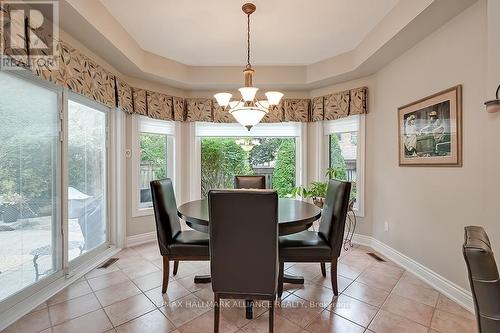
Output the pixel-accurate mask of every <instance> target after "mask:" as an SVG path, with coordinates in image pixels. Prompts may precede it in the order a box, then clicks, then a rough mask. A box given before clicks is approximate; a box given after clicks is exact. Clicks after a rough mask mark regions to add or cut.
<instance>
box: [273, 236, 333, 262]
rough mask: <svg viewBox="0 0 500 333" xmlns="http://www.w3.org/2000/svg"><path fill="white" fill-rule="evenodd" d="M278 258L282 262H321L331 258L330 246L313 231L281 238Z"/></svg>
mask: <svg viewBox="0 0 500 333" xmlns="http://www.w3.org/2000/svg"><path fill="white" fill-rule="evenodd" d="M279 243H280V258H281V259H284V260H301V259H303V260H307V259H310V260H315V258H317V259H316V260H321V259H323V258H329V257H330V256H331V253H332V252H331V248H330V244H328V243H327V242H326V241H325V240H324V239H323V237H321V235H319V234H318V233H317V232H315V231H307V230H306V231H302V232H299V233H296V234H292V235H287V236H281V237H280V239H279Z"/></svg>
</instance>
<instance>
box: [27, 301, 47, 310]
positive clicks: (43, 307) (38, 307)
mask: <svg viewBox="0 0 500 333" xmlns="http://www.w3.org/2000/svg"><path fill="white" fill-rule="evenodd" d="M46 308H47V302H43V303H42V304H39V305H38V306H37V307H36V308H34V309H33V310H31V312H36V311H39V310H42V309H46Z"/></svg>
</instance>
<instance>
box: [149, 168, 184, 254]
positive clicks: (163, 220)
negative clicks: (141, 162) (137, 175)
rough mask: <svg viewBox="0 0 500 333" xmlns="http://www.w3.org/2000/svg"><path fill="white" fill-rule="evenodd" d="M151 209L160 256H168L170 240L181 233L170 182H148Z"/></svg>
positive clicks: (169, 180)
mask: <svg viewBox="0 0 500 333" xmlns="http://www.w3.org/2000/svg"><path fill="white" fill-rule="evenodd" d="M150 186H151V195H152V198H153V208H154V212H155V220H156V232H157V234H158V245H159V246H160V253H161V254H162V255H165V254H168V253H169V250H168V247H169V245H170V244H172V239H173V238H174V237H175V236H176V235H177V233H178V232H180V231H181V224H180V223H179V217H178V216H177V202H176V201H175V194H174V188H173V186H172V180H171V179H169V178H167V179H162V180H153V181H152V182H150Z"/></svg>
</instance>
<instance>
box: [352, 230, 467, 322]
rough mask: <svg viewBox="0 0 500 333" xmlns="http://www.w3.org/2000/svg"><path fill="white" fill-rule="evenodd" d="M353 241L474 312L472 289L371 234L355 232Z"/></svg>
mask: <svg viewBox="0 0 500 333" xmlns="http://www.w3.org/2000/svg"><path fill="white" fill-rule="evenodd" d="M353 243H356V244H360V245H364V246H369V247H371V248H372V249H374V250H375V251H377V252H378V253H380V254H382V255H383V256H385V257H386V258H387V259H389V260H392V261H393V262H395V263H396V264H398V265H400V266H401V267H403V268H404V269H406V270H407V271H409V272H411V273H413V274H414V275H416V276H417V277H418V278H420V279H421V280H423V281H424V282H426V283H427V284H429V285H430V286H432V287H433V288H435V289H436V290H437V291H439V292H440V293H442V294H443V295H445V296H446V297H448V298H450V299H452V300H453V301H455V302H457V303H458V304H460V305H461V306H463V307H464V308H466V309H467V310H469V311H470V312H472V313H474V303H473V301H472V294H471V292H470V291H468V290H465V289H464V288H462V287H460V286H458V285H457V284H455V283H453V282H451V281H450V280H448V279H446V278H444V277H443V276H441V275H439V274H437V273H436V272H434V271H432V270H431V269H429V268H427V267H425V266H424V265H422V264H420V263H418V262H417V261H415V260H413V259H412V258H410V257H408V256H406V255H404V254H403V253H401V252H399V251H397V250H395V249H393V248H392V247H390V246H389V245H387V244H385V243H383V242H381V241H379V240H378V239H375V238H373V237H371V236H365V235H359V234H355V235H354V237H353ZM464 265H465V264H464ZM464 269H465V268H464Z"/></svg>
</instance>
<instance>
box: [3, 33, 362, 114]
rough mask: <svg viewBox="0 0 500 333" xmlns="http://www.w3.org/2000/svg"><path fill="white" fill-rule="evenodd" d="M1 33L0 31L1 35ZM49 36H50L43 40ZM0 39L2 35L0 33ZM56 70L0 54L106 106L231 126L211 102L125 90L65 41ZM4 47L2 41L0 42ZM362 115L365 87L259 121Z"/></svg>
mask: <svg viewBox="0 0 500 333" xmlns="http://www.w3.org/2000/svg"><path fill="white" fill-rule="evenodd" d="M1 32H2V31H0V33H1ZM44 37H45V38H52V37H51V36H44ZM2 38H5V36H4V35H3V34H2ZM55 43H56V44H55V45H56V47H57V51H58V52H57V56H55V59H54V60H55V61H56V62H57V66H55V68H48V67H41V66H31V63H30V61H28V60H30V59H29V57H30V50H29V47H28V48H27V50H26V52H25V54H24V53H23V54H22V55H21V56H19V54H17V55H14V54H13V53H12V52H10V51H9V50H7V49H4V50H2V51H3V52H2V54H4V55H6V56H9V57H11V58H13V59H15V60H16V64H17V65H18V66H22V67H25V68H27V69H29V70H31V72H32V73H33V74H35V75H37V76H39V77H41V78H42V79H44V80H47V81H50V82H53V83H55V84H57V85H59V86H62V87H65V88H68V89H70V90H71V91H73V92H76V93H79V94H82V95H84V96H87V97H88V98H91V99H93V100H95V101H97V102H99V103H101V104H104V105H106V106H108V107H119V108H120V109H121V110H123V111H124V112H127V113H130V114H139V115H142V116H147V117H150V118H154V119H161V120H174V121H188V122H194V121H204V122H217V123H232V122H235V120H234V118H233V117H232V116H231V115H230V114H229V113H228V112H227V111H224V110H223V108H221V107H220V106H219V105H218V104H217V102H216V100H215V99H212V98H182V97H176V96H170V95H167V94H163V93H160V92H155V91H149V90H145V89H141V88H137V87H132V86H130V85H129V84H128V83H127V82H126V81H125V80H124V79H123V78H120V77H118V76H116V75H114V74H112V73H110V72H109V71H107V70H106V69H104V67H102V66H101V65H99V64H98V63H97V62H95V61H94V60H92V59H90V58H89V57H87V56H86V55H84V54H83V53H82V52H80V51H79V50H77V49H75V48H73V47H72V46H71V45H69V44H68V43H66V42H64V41H57V42H55ZM3 45H6V43H3ZM366 112H367V88H366V87H361V88H356V89H351V90H346V91H341V92H336V93H332V94H329V95H325V96H320V97H315V98H312V99H308V98H300V99H297V98H292V99H287V98H285V99H283V100H282V101H281V102H280V104H279V105H277V106H274V107H272V108H271V109H270V111H269V113H268V114H267V115H266V116H265V117H264V118H263V120H262V122H264V123H278V122H288V121H292V122H312V121H321V120H332V119H339V118H343V117H347V116H349V115H353V114H362V113H366Z"/></svg>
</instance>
